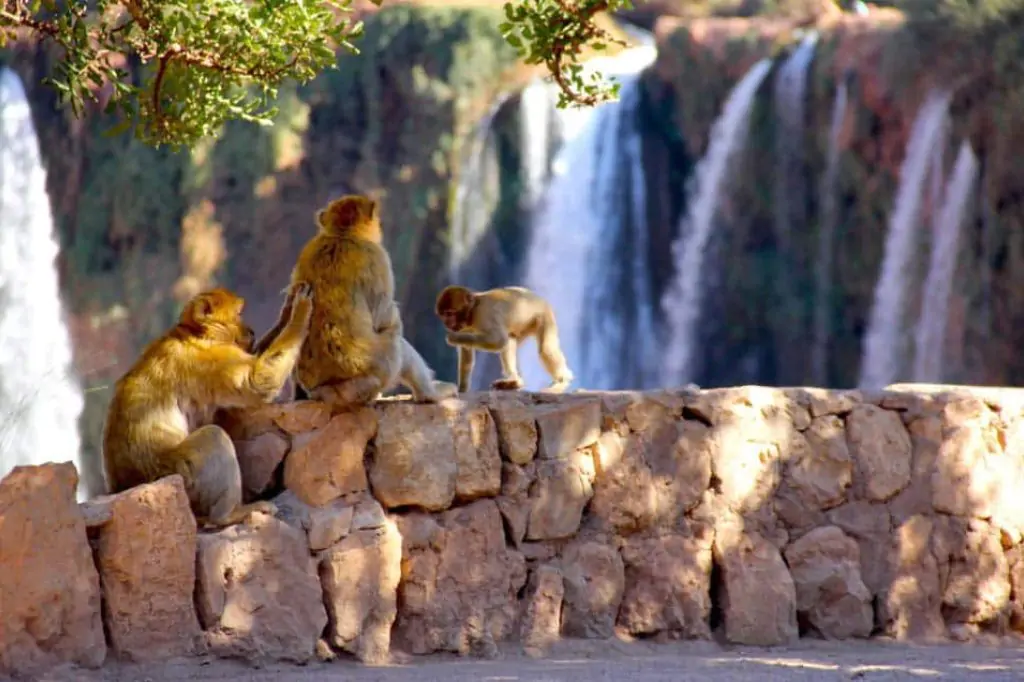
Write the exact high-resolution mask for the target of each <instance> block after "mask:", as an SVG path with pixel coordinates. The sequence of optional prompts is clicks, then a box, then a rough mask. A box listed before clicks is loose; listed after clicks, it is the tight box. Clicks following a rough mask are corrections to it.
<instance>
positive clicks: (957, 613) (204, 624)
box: [0, 386, 1024, 672]
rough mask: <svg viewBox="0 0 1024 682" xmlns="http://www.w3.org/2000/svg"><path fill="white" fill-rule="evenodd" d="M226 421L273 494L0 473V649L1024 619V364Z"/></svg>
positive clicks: (846, 633) (282, 407) (852, 630)
mask: <svg viewBox="0 0 1024 682" xmlns="http://www.w3.org/2000/svg"><path fill="white" fill-rule="evenodd" d="M219 421H220V423H222V424H223V425H224V426H225V428H227V429H228V431H229V433H230V434H231V435H232V437H233V439H234V440H235V442H236V444H237V446H238V450H239V457H240V460H241V462H242V465H243V471H244V479H245V485H246V490H247V497H249V498H250V499H251V498H253V497H263V498H273V499H274V500H275V502H276V504H277V507H278V514H277V515H276V517H273V516H270V515H266V514H262V513H257V514H253V515H252V516H251V517H250V519H249V520H248V521H247V522H246V523H243V524H240V525H238V526H235V527H231V528H227V529H224V530H221V531H219V532H209V531H204V530H199V531H198V532H197V529H196V525H195V521H194V519H193V517H192V514H191V513H190V512H189V510H188V502H187V498H186V496H185V492H184V488H183V487H182V483H181V480H180V478H179V477H177V476H172V477H169V478H166V479H163V480H161V481H158V482H156V483H153V484H150V485H146V486H141V487H139V488H136V489H134V490H131V491H128V492H126V493H123V494H120V495H116V496H110V497H105V498H100V499H97V500H94V501H91V502H88V503H85V504H83V505H81V506H80V507H76V506H75V505H74V486H75V478H76V477H75V475H74V473H73V469H72V467H71V465H70V464H60V465H44V466H41V467H21V468H19V469H17V470H15V471H14V472H13V473H12V474H11V475H10V476H8V477H7V478H6V479H4V481H3V482H2V483H0V671H3V672H12V671H17V672H26V671H30V672H31V671H38V670H40V669H42V668H45V667H48V666H51V665H54V664H57V663H60V662H62V661H70V662H73V663H76V664H79V665H83V666H98V665H100V664H101V663H102V662H103V660H104V655H103V651H104V641H105V642H106V647H105V649H106V651H107V656H106V658H107V659H112V658H118V659H128V660H153V659H160V658H165V657H169V656H175V655H181V654H189V653H195V652H200V651H205V650H210V651H212V652H214V653H215V654H219V655H224V656H242V657H246V658H256V659H282V660H290V661H297V662H301V661H304V660H307V659H310V658H312V657H314V656H318V657H321V658H330V657H332V656H334V655H336V653H337V652H348V653H350V654H352V655H355V656H356V657H357V658H359V659H360V660H363V661H366V662H381V661H384V660H387V657H388V653H389V650H391V649H392V648H400V649H401V650H404V651H408V652H411V653H416V654H427V653H431V652H436V651H456V652H459V653H467V654H473V655H481V656H489V655H492V654H493V653H494V652H495V651H496V644H497V642H499V641H502V640H512V641H518V642H520V643H521V644H522V646H524V647H525V648H526V649H527V650H528V651H529V652H531V653H534V654H542V653H543V652H544V650H545V648H546V647H547V646H548V645H550V643H551V642H552V641H554V640H555V639H557V638H558V637H560V636H563V637H586V638H605V637H609V636H613V635H616V634H618V635H620V636H639V635H662V636H669V637H681V638H695V639H707V638H710V637H712V636H713V635H715V634H717V635H719V636H720V637H721V638H723V639H724V640H725V641H728V642H733V643H742V644H751V645H768V646H770V645H776V644H783V643H786V642H791V641H792V640H794V639H796V638H797V637H799V636H812V637H816V636H824V637H828V638H836V639H845V638H853V637H861V638H863V637H868V636H871V635H876V634H888V635H893V636H895V637H896V638H899V639H911V640H928V639H941V638H946V637H952V638H957V639H970V638H973V637H976V636H983V635H989V634H993V635H1003V634H1008V633H1009V632H1011V631H1013V630H1021V629H1022V628H1024V618H1022V616H1024V560H1022V554H1024V544H1022V539H1024V499H1022V498H1021V495H1020V492H1019V491H1020V490H1021V488H1022V484H1024V438H1022V436H1024V391H1019V390H1011V389H973V388H955V389H954V388H951V387H945V388H943V387H931V388H930V390H929V387H920V386H918V387H907V388H904V389H900V388H899V387H895V388H894V389H893V390H891V391H889V392H886V393H884V394H878V395H872V396H867V395H862V394H860V393H856V392H840V391H825V390H816V389H786V390H781V389H768V388H759V387H744V388H736V389H721V390H713V391H701V392H683V391H678V392H669V391H661V392H651V393H577V394H571V395H566V396H561V397H559V396H550V395H543V394H500V395H499V394H471V395H470V396H467V397H466V399H465V400H451V401H447V402H446V403H444V404H441V405H436V406H427V405H412V404H409V403H406V402H402V401H399V400H389V401H383V402H381V403H380V404H379V405H377V406H376V407H375V408H372V409H371V408H367V409H363V410H361V411H358V412H355V413H351V414H339V415H336V416H332V415H331V414H330V412H329V411H328V410H327V409H326V407H325V406H323V405H321V404H319V403H312V402H307V403H296V404H279V405H269V406H267V407H266V408H263V409H260V410H258V411H255V412H247V413H241V412H232V413H225V414H223V415H221V416H220V417H219ZM43 538H45V541H43ZM524 588H525V589H524ZM101 590H102V595H103V600H102V603H103V607H102V613H101V600H100V593H101ZM44 609H45V611H44ZM44 615H45V618H44ZM43 623H45V625H43ZM104 625H105V630H106V634H105V635H104Z"/></svg>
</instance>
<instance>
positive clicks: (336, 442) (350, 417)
mask: <svg viewBox="0 0 1024 682" xmlns="http://www.w3.org/2000/svg"><path fill="white" fill-rule="evenodd" d="M376 432H377V414H376V412H374V410H372V409H370V408H363V409H361V410H357V411H356V412H346V413H342V414H339V415H338V416H336V417H334V418H333V419H331V421H330V422H328V423H327V426H325V427H323V428H322V429H319V430H317V431H312V432H310V434H302V435H300V436H297V437H296V438H295V441H294V442H293V443H292V452H291V454H290V455H289V456H288V458H287V459H286V460H285V465H284V484H285V486H286V487H287V488H288V489H289V490H291V491H293V492H294V493H295V494H296V495H297V496H298V497H299V499H300V500H302V501H303V502H305V503H306V504H309V505H312V506H314V507H316V506H320V505H324V504H327V503H328V502H330V501H331V500H333V499H335V498H337V497H340V496H342V495H348V494H351V493H358V492H362V491H364V490H366V488H367V485H366V469H365V468H364V467H363V456H364V454H365V452H366V444H367V442H369V440H370V439H371V438H372V437H373V435H374V434H375V433H376Z"/></svg>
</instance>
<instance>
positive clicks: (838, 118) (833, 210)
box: [811, 78, 849, 386]
mask: <svg viewBox="0 0 1024 682" xmlns="http://www.w3.org/2000/svg"><path fill="white" fill-rule="evenodd" d="M848 96H849V82H848V79H847V78H843V79H841V80H840V81H839V86H838V87H837V88H836V98H835V101H834V102H833V103H832V120H831V123H830V125H829V131H828V158H827V160H826V162H825V178H824V180H823V182H822V184H821V188H822V189H821V224H820V227H819V232H818V259H817V261H816V262H815V268H814V288H815V297H814V322H813V324H814V336H813V343H812V346H811V377H812V379H813V382H814V384H815V385H816V386H827V385H828V341H829V338H830V337H831V336H832V324H831V323H832V320H831V316H832V301H831V299H832V263H833V260H834V258H835V254H834V249H835V246H834V244H835V238H836V223H837V222H838V221H839V211H838V199H839V197H838V196H837V194H838V192H839V153H840V150H839V135H840V133H842V130H843V121H844V119H845V118H846V102H847V98H848Z"/></svg>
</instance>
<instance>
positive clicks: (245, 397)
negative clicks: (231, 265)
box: [197, 286, 313, 407]
mask: <svg viewBox="0 0 1024 682" xmlns="http://www.w3.org/2000/svg"><path fill="white" fill-rule="evenodd" d="M312 310H313V305H312V300H311V297H310V292H309V287H308V286H306V287H299V288H297V289H296V294H295V298H294V300H293V302H292V311H291V316H290V317H289V319H288V322H287V323H286V324H285V326H284V329H282V330H281V333H280V334H278V335H277V338H275V339H274V340H273V341H272V342H271V343H270V345H269V346H268V347H267V349H266V350H264V351H263V352H262V353H259V354H257V355H250V354H248V353H246V352H245V351H243V350H242V349H240V348H238V347H237V346H228V345H225V346H217V347H214V348H211V349H208V350H207V351H206V353H205V354H204V357H203V358H202V360H201V361H200V362H199V363H197V364H199V367H198V368H197V369H198V372H197V374H198V375H199V376H203V377H206V378H207V381H208V382H209V387H208V388H207V391H206V393H210V392H212V393H213V394H214V395H212V396H210V395H203V396H202V397H203V398H205V399H207V400H209V399H212V400H211V402H214V403H216V404H217V405H218V406H221V407H245V406H249V405H257V404H259V403H263V402H268V401H270V400H273V399H274V396H276V395H277V394H278V393H279V392H280V391H281V388H283V387H284V384H285V382H286V381H287V380H288V375H290V374H291V372H292V369H293V368H294V366H295V362H296V360H298V357H299V350H300V349H301V348H302V343H303V341H305V340H306V334H307V332H308V330H309V318H310V315H311V314H312ZM210 389H212V391H211V390H210Z"/></svg>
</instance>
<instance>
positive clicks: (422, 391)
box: [398, 338, 459, 403]
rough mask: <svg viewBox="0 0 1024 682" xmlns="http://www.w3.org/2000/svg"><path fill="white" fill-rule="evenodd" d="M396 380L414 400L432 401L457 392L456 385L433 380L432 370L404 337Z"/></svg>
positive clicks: (448, 396)
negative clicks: (400, 364) (409, 392)
mask: <svg viewBox="0 0 1024 682" xmlns="http://www.w3.org/2000/svg"><path fill="white" fill-rule="evenodd" d="M398 382H399V383H400V384H402V385H403V386H405V387H406V388H408V389H409V390H410V391H412V398H413V400H415V401H416V402H421V403H434V402H437V401H438V400H441V399H443V398H450V397H452V396H454V395H456V394H457V393H458V390H459V389H458V387H457V386H455V384H450V383H448V382H447V381H434V370H432V369H430V367H428V366H427V363H426V361H425V360H424V359H423V356H422V355H420V354H419V352H417V350H416V349H415V348H413V346H412V344H411V343H409V342H408V341H407V340H406V339H405V338H403V339H402V366H401V369H399V372H398Z"/></svg>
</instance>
